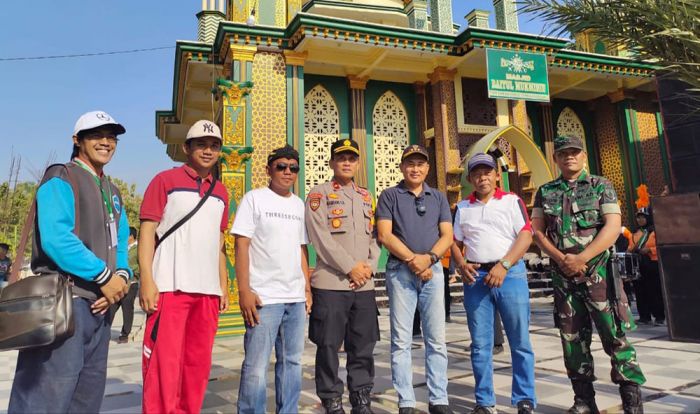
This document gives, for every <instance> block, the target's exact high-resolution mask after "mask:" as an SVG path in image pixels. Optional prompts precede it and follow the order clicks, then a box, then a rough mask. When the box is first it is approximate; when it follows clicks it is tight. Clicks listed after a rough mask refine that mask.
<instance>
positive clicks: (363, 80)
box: [348, 75, 369, 91]
mask: <svg viewBox="0 0 700 414" xmlns="http://www.w3.org/2000/svg"><path fill="white" fill-rule="evenodd" d="M367 81H369V78H368V77H366V76H355V75H348V84H349V85H350V89H359V90H362V91H364V90H365V89H367Z"/></svg>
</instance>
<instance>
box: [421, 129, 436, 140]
mask: <svg viewBox="0 0 700 414" xmlns="http://www.w3.org/2000/svg"><path fill="white" fill-rule="evenodd" d="M423 136H424V137H425V139H433V138H435V128H430V129H426V130H425V132H423Z"/></svg>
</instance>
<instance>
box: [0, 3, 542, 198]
mask: <svg viewBox="0 0 700 414" xmlns="http://www.w3.org/2000/svg"><path fill="white" fill-rule="evenodd" d="M29 6H32V7H29ZM200 7H201V1H200V0H178V1H162V0H160V1H155V0H149V1H143V0H140V1H139V0H120V1H105V0H102V1H96V0H71V1H55V0H33V1H31V2H26V1H11V2H5V4H3V6H2V8H0V21H2V22H3V24H2V25H0V58H10V57H25V56H47V55H66V54H78V53H92V52H100V51H114V50H129V49H140V48H153V47H162V46H174V45H175V41H176V40H194V39H196V37H197V19H196V17H195V14H196V13H197V12H198V11H199V8H200ZM473 8H478V9H485V10H492V9H493V6H492V2H491V1H490V0H455V1H453V10H454V21H455V22H456V23H458V24H460V25H462V27H464V26H466V22H465V21H464V16H465V15H466V14H467V13H468V12H469V11H470V10H471V9H473ZM491 27H495V22H494V19H493V16H492V22H491ZM520 30H521V31H523V32H529V33H539V32H540V31H541V24H540V23H539V22H538V21H530V19H529V18H528V17H524V16H520ZM173 62H174V48H173V49H165V50H158V51H151V52H144V53H134V54H121V55H113V56H98V57H84V58H75V59H53V60H25V61H11V62H7V61H5V62H3V61H0V125H2V128H0V142H1V143H2V149H0V182H2V181H6V180H7V177H8V174H9V165H10V153H11V151H14V153H15V154H16V155H19V156H21V158H22V169H21V172H20V180H32V179H33V175H32V172H33V171H37V170H39V169H41V168H42V167H43V166H44V165H45V163H46V162H47V160H48V158H49V157H50V156H51V154H55V156H56V158H55V161H56V162H63V161H65V160H67V158H68V157H69V155H70V151H71V134H72V130H73V125H74V124H75V121H76V120H77V118H78V117H79V116H80V115H81V114H82V113H84V112H87V111H91V110H95V109H101V110H104V111H107V112H108V113H110V114H111V115H112V116H113V117H114V118H116V119H117V120H118V121H119V122H121V123H122V124H123V125H124V126H125V127H126V129H127V133H126V135H124V136H123V139H122V140H121V141H120V142H119V145H118V149H117V153H116V155H115V157H114V158H113V160H112V162H111V163H110V165H109V166H108V167H107V172H108V173H109V174H110V175H111V176H113V177H118V178H121V179H123V180H125V181H127V182H129V183H135V184H136V185H137V188H138V189H139V191H143V190H144V189H145V187H146V185H147V184H148V182H149V181H150V179H151V178H152V177H153V175H155V174H156V173H157V172H158V171H160V170H163V169H166V168H169V167H171V166H173V165H174V163H173V162H172V161H171V160H170V159H169V158H168V157H167V155H166V154H165V147H164V146H163V145H162V144H161V143H160V141H159V140H158V138H157V137H156V136H155V126H154V125H155V121H154V112H155V111H156V110H158V109H170V107H171V102H172V82H173Z"/></svg>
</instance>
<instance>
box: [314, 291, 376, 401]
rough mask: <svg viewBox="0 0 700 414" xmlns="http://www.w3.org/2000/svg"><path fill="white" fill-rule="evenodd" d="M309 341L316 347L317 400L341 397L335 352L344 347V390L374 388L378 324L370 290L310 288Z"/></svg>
mask: <svg viewBox="0 0 700 414" xmlns="http://www.w3.org/2000/svg"><path fill="white" fill-rule="evenodd" d="M312 294H313V300H314V303H313V306H312V308H311V320H310V322H309V339H310V340H311V342H313V343H314V344H316V394H317V395H318V396H319V398H321V399H328V398H336V397H341V396H342V395H343V391H344V390H343V381H341V380H340V378H338V366H339V364H340V361H339V359H338V350H339V349H340V346H341V345H342V344H343V343H344V344H345V352H346V354H347V362H346V365H345V368H346V370H347V373H348V389H349V390H350V391H351V392H352V391H358V390H361V389H363V388H367V387H369V388H371V387H373V386H374V356H373V355H372V354H373V352H374V345H375V344H376V343H377V341H378V340H379V321H378V320H377V313H378V310H377V302H376V299H375V296H374V290H371V291H366V292H352V291H341V290H323V289H312Z"/></svg>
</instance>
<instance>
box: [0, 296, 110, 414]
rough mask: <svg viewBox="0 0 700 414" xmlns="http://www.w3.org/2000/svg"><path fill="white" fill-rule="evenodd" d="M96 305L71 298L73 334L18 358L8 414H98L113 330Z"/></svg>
mask: <svg viewBox="0 0 700 414" xmlns="http://www.w3.org/2000/svg"><path fill="white" fill-rule="evenodd" d="M91 304H92V302H90V301H88V300H87V299H83V298H73V319H74V323H75V333H74V334H73V336H71V337H70V338H68V339H66V340H65V341H63V342H60V343H57V344H52V345H48V346H43V347H39V348H34V349H27V350H23V351H20V352H19V355H18V357H17V370H16V371H15V379H14V382H13V383H12V393H11V394H10V404H9V407H8V409H7V411H8V413H97V412H99V411H100V406H101V405H102V397H103V396H104V392H105V382H106V379H107V352H108V350H109V337H110V327H109V323H108V321H107V318H105V316H104V315H93V314H92V312H91V311H90V305H91Z"/></svg>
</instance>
